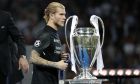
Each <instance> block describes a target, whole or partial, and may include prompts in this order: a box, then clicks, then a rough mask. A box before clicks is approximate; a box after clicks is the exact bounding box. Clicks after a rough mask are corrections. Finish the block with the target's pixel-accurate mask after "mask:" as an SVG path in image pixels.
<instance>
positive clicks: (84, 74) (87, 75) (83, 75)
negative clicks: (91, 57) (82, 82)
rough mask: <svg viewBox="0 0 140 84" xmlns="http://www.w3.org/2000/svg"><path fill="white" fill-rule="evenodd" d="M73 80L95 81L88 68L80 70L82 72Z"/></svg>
mask: <svg viewBox="0 0 140 84" xmlns="http://www.w3.org/2000/svg"><path fill="white" fill-rule="evenodd" d="M74 79H97V77H95V76H93V75H92V74H91V73H90V72H89V69H88V68H82V72H81V73H80V74H79V75H78V76H76V77H74Z"/></svg>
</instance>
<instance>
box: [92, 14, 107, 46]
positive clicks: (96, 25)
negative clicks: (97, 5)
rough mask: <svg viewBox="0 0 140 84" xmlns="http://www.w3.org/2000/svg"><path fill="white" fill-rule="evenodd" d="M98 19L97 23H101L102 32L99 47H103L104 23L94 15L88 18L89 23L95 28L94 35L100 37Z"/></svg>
mask: <svg viewBox="0 0 140 84" xmlns="http://www.w3.org/2000/svg"><path fill="white" fill-rule="evenodd" d="M98 19H99V21H100V22H101V25H102V30H103V34H102V42H101V47H102V46H103V43H104V35H105V27H104V23H103V21H102V19H101V18H100V17H99V16H96V15H92V16H91V17H90V23H91V24H92V26H94V27H95V30H96V33H95V34H96V35H97V36H100V33H99V25H98Z"/></svg>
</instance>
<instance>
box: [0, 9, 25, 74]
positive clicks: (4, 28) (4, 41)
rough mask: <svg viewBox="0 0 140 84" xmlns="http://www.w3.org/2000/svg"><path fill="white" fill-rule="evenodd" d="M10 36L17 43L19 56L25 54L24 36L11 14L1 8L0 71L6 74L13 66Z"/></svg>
mask: <svg viewBox="0 0 140 84" xmlns="http://www.w3.org/2000/svg"><path fill="white" fill-rule="evenodd" d="M9 37H11V38H12V40H13V41H14V42H15V43H16V44H17V47H18V53H19V55H17V56H20V55H25V47H24V45H23V44H24V43H23V42H24V41H23V36H22V35H21V34H20V32H19V31H18V29H17V28H16V26H15V25H14V22H13V19H12V17H11V16H10V14H9V13H8V12H5V11H2V10H0V72H1V73H3V74H4V75H7V73H8V72H9V70H10V67H11V58H12V56H11V51H10V47H9ZM18 58H19V57H18Z"/></svg>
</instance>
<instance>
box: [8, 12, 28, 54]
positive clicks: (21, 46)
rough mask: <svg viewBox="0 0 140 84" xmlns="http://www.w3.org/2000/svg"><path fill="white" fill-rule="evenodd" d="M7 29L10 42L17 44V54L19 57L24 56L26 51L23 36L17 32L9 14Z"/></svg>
mask: <svg viewBox="0 0 140 84" xmlns="http://www.w3.org/2000/svg"><path fill="white" fill-rule="evenodd" d="M7 15H8V16H7V28H8V33H9V34H10V36H11V38H12V40H13V41H14V42H15V43H16V44H17V48H18V53H19V56H20V55H25V54H26V49H25V45H24V36H23V35H22V34H21V33H20V32H19V30H18V28H17V27H16V26H15V24H14V21H13V18H12V17H11V16H10V14H7Z"/></svg>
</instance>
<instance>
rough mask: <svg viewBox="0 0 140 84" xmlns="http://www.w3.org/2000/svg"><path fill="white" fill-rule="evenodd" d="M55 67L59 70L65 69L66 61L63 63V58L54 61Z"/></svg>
mask: <svg viewBox="0 0 140 84" xmlns="http://www.w3.org/2000/svg"><path fill="white" fill-rule="evenodd" d="M56 67H57V68H58V69H61V70H65V69H66V68H67V67H68V63H65V62H64V60H61V61H59V62H56Z"/></svg>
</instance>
